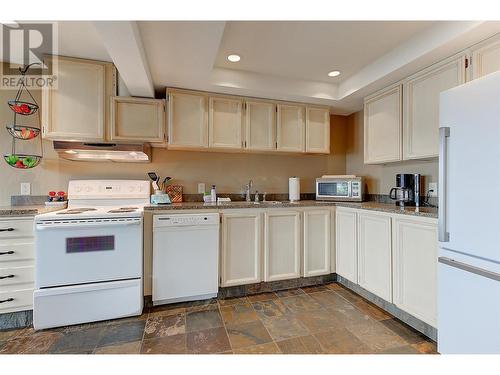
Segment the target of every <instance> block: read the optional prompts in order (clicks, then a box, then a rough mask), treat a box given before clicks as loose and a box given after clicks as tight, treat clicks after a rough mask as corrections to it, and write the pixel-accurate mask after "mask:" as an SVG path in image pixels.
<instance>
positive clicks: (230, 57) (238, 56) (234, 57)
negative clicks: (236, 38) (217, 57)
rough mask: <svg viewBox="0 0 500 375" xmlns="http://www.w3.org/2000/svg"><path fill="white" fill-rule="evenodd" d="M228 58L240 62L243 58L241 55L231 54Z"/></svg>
mask: <svg viewBox="0 0 500 375" xmlns="http://www.w3.org/2000/svg"><path fill="white" fill-rule="evenodd" d="M227 59H228V60H229V61H231V62H238V61H240V60H241V57H240V55H229V56H228V57H227Z"/></svg>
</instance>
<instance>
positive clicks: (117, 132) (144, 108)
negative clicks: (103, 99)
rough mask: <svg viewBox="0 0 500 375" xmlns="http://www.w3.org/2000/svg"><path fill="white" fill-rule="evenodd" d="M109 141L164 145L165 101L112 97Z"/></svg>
mask: <svg viewBox="0 0 500 375" xmlns="http://www.w3.org/2000/svg"><path fill="white" fill-rule="evenodd" d="M109 139H110V140H112V141H137V142H151V143H164V142H165V102H164V100H161V99H143V98H130V97H119V96H117V97H112V98H111V129H110V134H109Z"/></svg>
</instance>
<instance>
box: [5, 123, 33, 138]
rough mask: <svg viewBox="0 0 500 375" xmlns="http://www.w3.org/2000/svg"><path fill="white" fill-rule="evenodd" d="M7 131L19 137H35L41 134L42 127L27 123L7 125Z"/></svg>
mask: <svg viewBox="0 0 500 375" xmlns="http://www.w3.org/2000/svg"><path fill="white" fill-rule="evenodd" d="M7 131H8V132H9V133H10V135H11V136H13V137H15V138H17V139H34V138H36V137H38V135H39V134H40V128H37V127H35V126H25V125H7Z"/></svg>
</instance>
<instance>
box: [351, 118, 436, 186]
mask: <svg viewBox="0 0 500 375" xmlns="http://www.w3.org/2000/svg"><path fill="white" fill-rule="evenodd" d="M347 122H348V125H347V130H348V131H347V143H346V172H347V173H348V174H356V175H360V176H365V177H366V182H367V186H368V193H370V194H389V190H390V188H391V187H393V186H394V185H395V180H396V174H397V173H420V174H422V175H424V181H425V191H426V192H427V189H428V183H429V182H437V180H438V161H437V159H432V160H428V161H404V162H398V163H388V164H385V165H365V164H364V163H363V112H356V113H353V114H352V115H350V116H348V118H347Z"/></svg>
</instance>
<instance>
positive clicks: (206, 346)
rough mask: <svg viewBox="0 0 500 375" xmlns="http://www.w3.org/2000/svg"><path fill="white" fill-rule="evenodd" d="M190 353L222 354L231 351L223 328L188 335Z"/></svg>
mask: <svg viewBox="0 0 500 375" xmlns="http://www.w3.org/2000/svg"><path fill="white" fill-rule="evenodd" d="M186 341H187V351H188V353H207V354H208V353H222V352H226V351H229V350H231V345H230V344H229V338H228V336H227V333H226V330H225V329H224V328H223V327H219V328H211V329H205V330H202V331H195V332H189V333H187V340H186Z"/></svg>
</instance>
